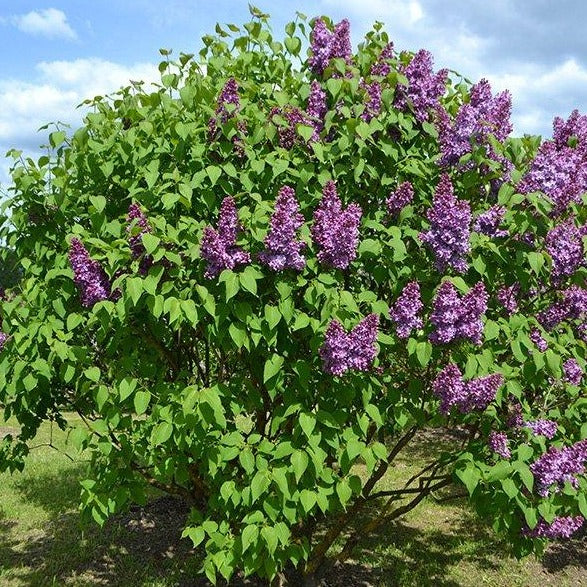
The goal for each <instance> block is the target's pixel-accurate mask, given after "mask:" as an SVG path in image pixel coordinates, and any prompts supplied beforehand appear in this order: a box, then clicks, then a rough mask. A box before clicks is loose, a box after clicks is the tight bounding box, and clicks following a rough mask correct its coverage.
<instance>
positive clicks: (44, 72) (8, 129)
mask: <svg viewBox="0 0 587 587" xmlns="http://www.w3.org/2000/svg"><path fill="white" fill-rule="evenodd" d="M36 69H37V72H38V76H37V80H35V81H34V82H31V81H24V80H19V79H3V80H2V79H0V183H2V184H6V183H7V179H8V176H7V169H8V162H7V161H6V160H5V159H2V157H3V156H4V154H5V153H6V151H7V150H8V149H9V148H10V147H14V148H17V149H22V150H24V151H25V152H26V153H37V152H38V148H39V146H40V145H41V144H46V143H47V133H48V132H49V131H43V133H38V132H37V129H38V128H39V127H40V126H42V125H44V124H46V123H47V122H51V121H61V122H64V123H66V124H70V125H71V126H72V127H74V128H75V127H76V126H77V125H79V124H80V122H81V119H82V117H83V115H84V113H85V110H84V109H83V108H80V109H76V106H77V105H78V104H80V103H81V102H82V101H83V100H85V99H86V98H93V97H94V96H97V95H105V94H109V93H112V92H114V91H116V90H118V89H119V88H120V87H121V86H126V85H128V83H129V80H135V81H139V80H143V81H145V82H147V83H150V82H154V81H158V80H159V79H160V74H159V71H158V70H157V66H156V65H154V64H151V63H136V64H134V65H131V66H125V65H121V64H119V63H113V62H111V61H106V60H102V59H76V60H73V61H49V62H42V63H39V64H37V66H36Z"/></svg>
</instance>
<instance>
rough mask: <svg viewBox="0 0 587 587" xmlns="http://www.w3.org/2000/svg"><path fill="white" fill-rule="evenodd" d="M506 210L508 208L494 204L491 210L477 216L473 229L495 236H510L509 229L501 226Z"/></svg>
mask: <svg viewBox="0 0 587 587" xmlns="http://www.w3.org/2000/svg"><path fill="white" fill-rule="evenodd" d="M505 212H506V209H505V207H504V206H492V207H491V208H489V210H487V211H485V212H483V213H481V214H479V216H477V218H476V219H475V223H474V224H473V230H475V231H476V232H480V233H481V234H485V235H487V236H490V237H493V238H496V237H501V236H508V234H509V233H508V231H507V230H501V229H500V228H499V225H500V224H501V222H502V220H503V217H504V216H505Z"/></svg>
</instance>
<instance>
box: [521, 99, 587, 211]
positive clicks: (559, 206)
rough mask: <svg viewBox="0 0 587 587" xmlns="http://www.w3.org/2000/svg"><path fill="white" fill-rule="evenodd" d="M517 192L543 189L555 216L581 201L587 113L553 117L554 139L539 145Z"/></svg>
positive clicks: (586, 171)
mask: <svg viewBox="0 0 587 587" xmlns="http://www.w3.org/2000/svg"><path fill="white" fill-rule="evenodd" d="M571 138H574V141H571ZM518 191H519V192H520V193H523V194H528V193H531V192H537V191H541V192H543V193H544V194H545V195H546V197H547V198H548V199H549V200H550V201H551V202H552V204H553V205H554V209H553V214H554V215H560V214H561V213H562V212H564V211H565V210H566V209H567V207H568V206H569V205H570V204H571V203H572V202H576V203H579V202H580V201H581V195H582V194H583V193H584V192H585V191H587V116H582V115H580V114H579V112H578V111H577V110H574V111H573V112H572V113H571V115H570V116H569V118H568V120H567V121H566V122H565V121H564V120H563V119H562V118H559V117H558V116H557V117H556V118H555V119H554V122H553V139H552V140H549V141H544V142H543V143H542V144H541V145H540V148H539V149H538V153H537V154H536V157H535V158H534V160H533V161H532V163H531V165H530V169H529V170H528V172H527V173H526V175H525V176H524V177H523V178H522V180H521V182H520V183H519V184H518Z"/></svg>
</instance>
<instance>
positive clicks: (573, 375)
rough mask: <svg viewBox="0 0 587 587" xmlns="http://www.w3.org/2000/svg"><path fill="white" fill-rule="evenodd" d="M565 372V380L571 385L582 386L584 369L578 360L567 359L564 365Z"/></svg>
mask: <svg viewBox="0 0 587 587" xmlns="http://www.w3.org/2000/svg"><path fill="white" fill-rule="evenodd" d="M563 372H564V374H565V376H564V379H565V381H566V382H567V383H570V384H571V385H580V384H581V379H583V369H581V366H580V365H579V363H577V360H576V359H567V360H566V361H565V362H564V363H563Z"/></svg>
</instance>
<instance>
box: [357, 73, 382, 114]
mask: <svg viewBox="0 0 587 587" xmlns="http://www.w3.org/2000/svg"><path fill="white" fill-rule="evenodd" d="M361 87H362V88H363V89H364V90H365V92H366V94H367V96H366V98H367V99H366V100H365V109H364V110H363V113H362V114H361V118H362V119H363V120H364V121H365V122H369V121H370V120H371V119H373V118H375V117H376V116H377V115H379V114H380V112H381V84H380V83H379V82H371V83H366V82H364V81H363V82H361Z"/></svg>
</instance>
